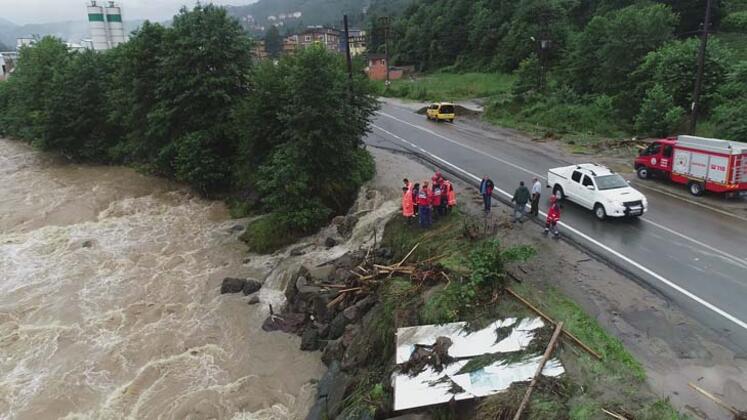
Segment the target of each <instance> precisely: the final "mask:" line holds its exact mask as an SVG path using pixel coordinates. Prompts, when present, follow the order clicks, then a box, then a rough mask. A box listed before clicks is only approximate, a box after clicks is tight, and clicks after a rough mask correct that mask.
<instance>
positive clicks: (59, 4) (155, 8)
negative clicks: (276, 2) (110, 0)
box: [0, 0, 255, 25]
mask: <svg viewBox="0 0 747 420" xmlns="http://www.w3.org/2000/svg"><path fill="white" fill-rule="evenodd" d="M254 1H255V0H212V3H215V4H236V5H244V4H249V3H254ZM209 2H211V1H202V3H209ZM87 3H88V1H87V0H0V18H4V19H7V20H9V21H11V22H13V23H16V24H19V25H23V24H27V23H46V22H58V21H62V20H85V19H86V8H85V5H86V4H87ZM99 3H103V1H102V0H99ZM117 3H119V4H120V5H121V6H122V14H123V15H124V17H125V19H150V20H154V21H162V20H166V19H169V18H171V17H172V16H173V15H174V14H176V12H177V11H178V10H179V8H180V7H181V6H182V5H185V4H186V5H188V6H192V5H194V4H195V3H196V0H117Z"/></svg>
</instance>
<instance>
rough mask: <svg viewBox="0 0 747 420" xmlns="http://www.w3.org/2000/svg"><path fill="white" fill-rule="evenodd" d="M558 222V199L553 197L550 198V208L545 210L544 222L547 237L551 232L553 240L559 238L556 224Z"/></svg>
mask: <svg viewBox="0 0 747 420" xmlns="http://www.w3.org/2000/svg"><path fill="white" fill-rule="evenodd" d="M559 221H560V205H559V204H558V199H557V197H555V196H554V195H551V196H550V208H549V209H548V210H547V219H546V220H545V231H544V234H545V235H547V234H548V233H550V232H551V231H552V237H553V238H555V239H558V238H560V232H558V222H559Z"/></svg>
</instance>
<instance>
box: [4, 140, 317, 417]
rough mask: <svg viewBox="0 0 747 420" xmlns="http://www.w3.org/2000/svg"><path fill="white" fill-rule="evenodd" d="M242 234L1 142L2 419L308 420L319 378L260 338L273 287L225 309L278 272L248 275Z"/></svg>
mask: <svg viewBox="0 0 747 420" xmlns="http://www.w3.org/2000/svg"><path fill="white" fill-rule="evenodd" d="M235 224H236V221H235V220H229V216H228V213H227V211H226V209H225V207H224V205H223V204H222V203H219V202H212V201H207V200H204V199H201V198H199V197H197V196H195V195H193V194H192V193H190V192H189V190H187V189H185V188H184V187H182V186H180V185H176V184H172V183H169V182H168V181H165V180H163V179H159V178H154V177H148V176H144V175H141V174H138V173H136V172H135V171H133V170H131V169H127V168H119V167H104V166H82V165H75V164H70V163H67V162H61V161H59V160H58V159H56V158H54V157H51V156H48V155H45V154H43V153H39V152H37V151H34V150H32V149H31V148H30V147H28V146H27V145H25V144H22V143H18V142H12V141H10V140H5V139H0V419H3V420H4V419H56V418H66V419H209V418H220V419H296V418H303V417H304V416H305V414H306V412H307V410H308V407H309V404H310V401H311V398H313V393H314V386H313V385H312V381H313V379H315V378H318V377H319V376H320V375H321V373H322V372H323V371H322V364H321V362H320V361H319V355H318V353H317V354H313V353H303V352H300V351H299V350H298V346H299V339H298V338H297V337H292V336H289V335H286V334H282V333H265V332H264V331H262V330H261V328H260V326H261V323H262V321H263V320H264V319H265V317H266V315H267V305H266V304H265V303H268V302H269V303H271V302H274V301H280V300H282V294H281V292H280V291H279V290H277V289H279V286H273V284H269V285H268V283H267V282H266V283H265V286H264V287H263V289H262V290H261V291H260V297H261V299H262V301H263V303H262V304H258V305H253V306H250V305H248V304H247V298H246V297H244V296H241V295H240V294H239V295H220V294H219V289H220V283H221V280H222V279H223V277H225V276H242V277H243V276H256V277H257V278H260V276H266V275H267V272H262V271H261V270H262V269H263V268H265V269H266V267H269V266H271V265H272V261H270V260H267V261H263V260H262V258H264V257H256V256H253V257H251V262H250V263H244V259H245V257H246V255H247V254H246V249H245V247H244V246H243V245H242V243H241V242H240V241H239V240H238V239H237V233H235V232H232V229H231V227H232V226H234V225H235ZM268 258H269V257H268ZM275 264H277V261H275ZM262 278H264V277H261V278H260V279H262ZM270 283H272V282H270ZM273 287H275V288H273Z"/></svg>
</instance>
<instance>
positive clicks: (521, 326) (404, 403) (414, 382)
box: [394, 318, 564, 411]
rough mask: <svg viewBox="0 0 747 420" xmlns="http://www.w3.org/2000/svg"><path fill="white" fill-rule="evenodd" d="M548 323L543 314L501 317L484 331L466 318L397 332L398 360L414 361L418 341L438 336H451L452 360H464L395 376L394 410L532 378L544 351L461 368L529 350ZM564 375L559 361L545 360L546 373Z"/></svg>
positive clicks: (490, 390)
mask: <svg viewBox="0 0 747 420" xmlns="http://www.w3.org/2000/svg"><path fill="white" fill-rule="evenodd" d="M544 325H545V324H544V323H543V322H542V320H541V319H540V318H525V319H522V320H521V321H518V320H517V319H516V318H507V319H505V320H499V321H495V322H493V323H492V324H490V325H489V326H488V327H486V328H483V329H481V330H478V331H474V332H468V331H465V327H466V326H467V324H466V323H464V322H455V323H451V324H444V325H422V326H416V327H406V328H400V329H398V330H397V350H396V352H397V353H396V361H397V364H401V363H405V362H407V361H408V360H410V356H411V355H412V353H413V351H414V350H415V348H416V345H420V346H429V345H432V344H433V343H434V342H435V341H436V339H437V338H438V337H448V338H449V339H451V341H452V343H453V344H452V345H451V347H449V349H448V355H449V356H450V357H451V358H454V359H458V360H456V361H454V362H453V363H450V364H448V365H446V366H445V367H444V368H443V370H442V371H441V372H437V371H436V370H434V369H433V368H432V367H430V366H429V367H426V368H425V369H424V370H423V371H422V372H420V373H418V374H416V375H415V376H409V375H408V374H405V373H401V374H395V376H394V410H396V411H398V410H406V409H409V408H415V407H422V406H427V405H433V404H440V403H445V402H448V401H450V400H451V399H452V398H453V399H455V400H457V401H459V400H466V399H471V398H475V397H484V396H488V395H492V394H497V393H499V392H502V391H505V390H507V389H508V388H509V387H510V386H511V384H512V383H514V382H521V381H529V380H531V379H532V376H533V375H534V372H535V371H536V370H537V367H538V365H539V363H540V360H541V359H542V356H541V355H527V357H526V358H524V359H520V360H518V361H514V362H510V363H508V362H506V361H502V360H498V361H496V362H493V363H491V364H489V365H487V366H484V367H482V368H480V369H477V370H475V371H472V372H468V373H461V374H460V373H459V371H460V370H461V369H462V368H463V367H464V366H465V365H466V364H467V363H468V362H469V361H470V359H471V358H474V357H477V356H481V355H486V354H496V353H510V352H517V351H521V350H523V349H525V348H526V347H527V346H528V345H529V343H530V342H531V341H532V340H533V339H534V330H536V329H538V328H541V327H543V326H544ZM508 327H512V329H511V331H510V333H509V334H507V335H506V334H505V333H504V334H503V335H504V336H505V338H503V339H502V340H497V338H498V333H497V332H496V331H497V330H498V329H499V328H500V329H501V330H503V331H505V330H506V328H508ZM563 373H564V369H563V366H562V365H561V363H560V361H558V360H557V359H550V360H549V361H548V362H547V364H545V367H544V369H543V370H542V374H543V375H545V376H551V377H557V376H560V375H562V374H563Z"/></svg>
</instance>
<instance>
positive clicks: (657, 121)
mask: <svg viewBox="0 0 747 420" xmlns="http://www.w3.org/2000/svg"><path fill="white" fill-rule="evenodd" d="M683 115H684V111H683V110H682V108H680V107H678V106H676V105H675V104H674V101H673V99H672V95H670V94H668V93H667V92H666V91H665V90H664V88H663V87H662V86H661V85H659V84H656V85H654V87H653V88H652V89H651V90H649V92H648V93H647V94H646V97H645V98H644V99H643V103H642V104H641V109H640V111H639V112H638V115H637V116H636V118H635V128H636V131H638V132H639V133H641V134H645V135H648V136H658V137H665V136H667V135H668V134H671V133H672V131H673V130H674V129H675V128H676V127H677V126H678V125H679V124H680V122H682V116H683Z"/></svg>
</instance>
